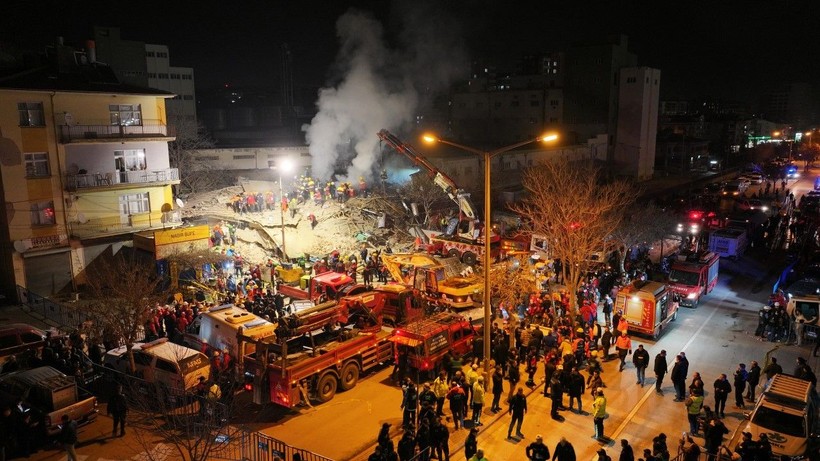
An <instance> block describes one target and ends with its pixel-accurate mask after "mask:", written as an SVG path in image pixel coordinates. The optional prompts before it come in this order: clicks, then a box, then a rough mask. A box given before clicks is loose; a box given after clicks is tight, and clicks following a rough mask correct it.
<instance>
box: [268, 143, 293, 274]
mask: <svg viewBox="0 0 820 461" xmlns="http://www.w3.org/2000/svg"><path fill="white" fill-rule="evenodd" d="M270 169H271V170H276V171H278V172H279V219H280V220H281V228H282V258H284V259H285V260H287V258H288V252H287V251H286V250H285V203H287V201H286V200H285V192H284V188H283V187H282V173H283V172H284V173H285V174H288V173H290V172H291V171H293V162H292V161H291V160H290V159H288V158H282V159H280V160H279V162H278V163H277V164H275V165H271V167H270Z"/></svg>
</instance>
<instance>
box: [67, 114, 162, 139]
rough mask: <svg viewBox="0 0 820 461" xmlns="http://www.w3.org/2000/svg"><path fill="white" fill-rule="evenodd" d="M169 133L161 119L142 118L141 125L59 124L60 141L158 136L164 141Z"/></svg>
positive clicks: (103, 123) (102, 123)
mask: <svg viewBox="0 0 820 461" xmlns="http://www.w3.org/2000/svg"><path fill="white" fill-rule="evenodd" d="M169 137H173V134H171V135H169V130H168V126H167V125H165V123H163V122H162V121H161V120H143V121H142V124H141V125H111V124H110V123H105V122H93V123H87V124H74V125H61V126H60V142H62V143H63V144H66V143H92V142H111V141H112V140H122V139H142V140H144V139H151V138H159V139H163V140H166V141H169V140H170V139H167V138H169Z"/></svg>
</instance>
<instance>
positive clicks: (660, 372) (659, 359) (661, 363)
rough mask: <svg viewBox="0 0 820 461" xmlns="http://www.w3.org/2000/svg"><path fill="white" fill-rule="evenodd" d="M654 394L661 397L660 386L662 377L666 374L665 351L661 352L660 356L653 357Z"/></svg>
mask: <svg viewBox="0 0 820 461" xmlns="http://www.w3.org/2000/svg"><path fill="white" fill-rule="evenodd" d="M654 368H655V392H657V393H658V394H660V395H663V390H662V389H661V385H662V384H663V377H664V376H666V373H667V372H668V368H667V364H666V350H661V352H660V354H658V355H656V356H655V367H654Z"/></svg>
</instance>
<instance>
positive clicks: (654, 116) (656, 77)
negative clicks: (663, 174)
mask: <svg viewBox="0 0 820 461" xmlns="http://www.w3.org/2000/svg"><path fill="white" fill-rule="evenodd" d="M619 74H620V85H619V91H618V116H617V118H616V120H617V122H618V125H617V130H616V132H615V165H614V167H615V171H616V172H617V173H618V174H620V175H625V176H630V177H633V178H636V179H638V180H647V179H652V173H653V172H654V168H655V140H656V138H657V135H658V109H659V107H660V82H661V71H660V70H659V69H652V68H649V67H625V68H623V69H621V70H620V72H619Z"/></svg>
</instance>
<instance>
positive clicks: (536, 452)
mask: <svg viewBox="0 0 820 461" xmlns="http://www.w3.org/2000/svg"><path fill="white" fill-rule="evenodd" d="M525 453H526V455H527V459H529V460H530V461H547V460H548V459H550V449H549V448H548V447H547V446H546V445H545V444H544V437H542V436H541V434H538V435H536V436H535V442H533V443H531V444H529V445H527V449H526V452H525Z"/></svg>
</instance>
